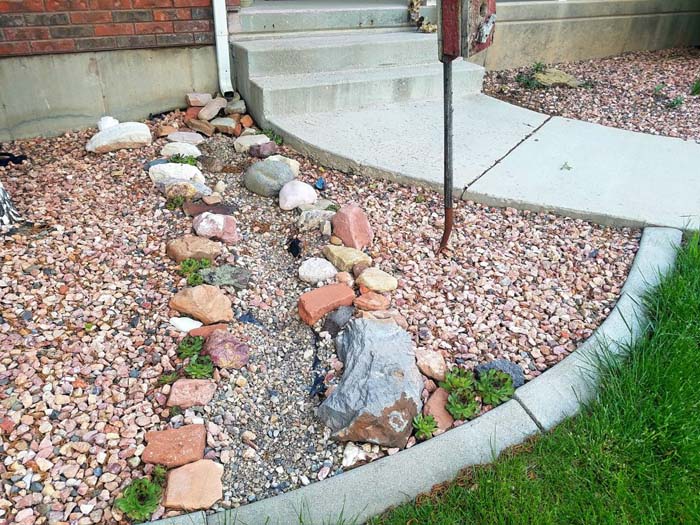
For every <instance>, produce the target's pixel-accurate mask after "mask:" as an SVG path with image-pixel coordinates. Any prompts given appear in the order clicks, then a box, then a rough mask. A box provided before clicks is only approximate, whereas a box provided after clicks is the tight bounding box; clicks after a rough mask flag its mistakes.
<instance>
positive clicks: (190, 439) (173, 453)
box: [141, 425, 207, 468]
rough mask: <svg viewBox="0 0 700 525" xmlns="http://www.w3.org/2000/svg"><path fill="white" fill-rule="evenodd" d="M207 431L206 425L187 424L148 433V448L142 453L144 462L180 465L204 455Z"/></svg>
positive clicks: (169, 466)
mask: <svg viewBox="0 0 700 525" xmlns="http://www.w3.org/2000/svg"><path fill="white" fill-rule="evenodd" d="M206 441H207V431H206V429H205V428H204V425H186V426H184V427H180V428H172V429H168V430H159V431H152V432H147V433H146V442H147V443H148V445H146V448H145V449H144V451H143V454H141V460H142V461H143V462H144V463H154V464H157V465H164V466H166V467H168V468H172V467H179V466H180V465H186V464H187V463H192V462H193V461H197V460H199V459H202V458H203V457H204V445H205V444H206Z"/></svg>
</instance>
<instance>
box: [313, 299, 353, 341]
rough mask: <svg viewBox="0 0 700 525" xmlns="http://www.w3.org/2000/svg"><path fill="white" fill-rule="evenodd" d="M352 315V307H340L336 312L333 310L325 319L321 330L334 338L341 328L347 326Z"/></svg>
mask: <svg viewBox="0 0 700 525" xmlns="http://www.w3.org/2000/svg"><path fill="white" fill-rule="evenodd" d="M354 313H355V307H354V306H341V307H339V308H337V309H336V310H333V311H332V312H331V313H329V314H328V316H327V317H326V320H325V321H324V322H323V328H321V330H322V331H323V332H328V333H329V334H331V337H335V336H336V335H338V333H339V332H340V331H341V330H342V329H343V328H345V325H346V324H348V322H349V321H350V319H352V316H353V314H354Z"/></svg>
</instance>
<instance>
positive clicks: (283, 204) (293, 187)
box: [279, 180, 317, 210]
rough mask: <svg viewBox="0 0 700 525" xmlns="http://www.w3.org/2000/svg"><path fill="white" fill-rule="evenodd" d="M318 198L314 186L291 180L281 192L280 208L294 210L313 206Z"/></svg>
mask: <svg viewBox="0 0 700 525" xmlns="http://www.w3.org/2000/svg"><path fill="white" fill-rule="evenodd" d="M316 198H317V197H316V190H315V189H314V188H313V186H311V185H310V184H307V183H305V182H302V181H300V180H290V181H289V182H288V183H286V184H285V185H284V186H282V189H281V190H280V195H279V199H280V208H282V209H283V210H293V209H294V208H296V207H298V206H302V205H304V204H313V203H314V202H316Z"/></svg>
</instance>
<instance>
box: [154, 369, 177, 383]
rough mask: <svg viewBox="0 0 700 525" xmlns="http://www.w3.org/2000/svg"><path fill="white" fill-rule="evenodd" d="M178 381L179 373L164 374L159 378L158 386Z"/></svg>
mask: <svg viewBox="0 0 700 525" xmlns="http://www.w3.org/2000/svg"><path fill="white" fill-rule="evenodd" d="M175 381H177V372H171V373H169V374H163V375H161V376H160V377H159V378H158V386H163V385H169V384H171V383H174V382H175Z"/></svg>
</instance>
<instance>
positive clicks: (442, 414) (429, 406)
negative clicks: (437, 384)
mask: <svg viewBox="0 0 700 525" xmlns="http://www.w3.org/2000/svg"><path fill="white" fill-rule="evenodd" d="M449 395H450V394H449V393H448V392H447V390H445V389H444V388H438V389H437V390H435V392H433V394H432V395H431V396H430V398H429V399H428V401H427V402H426V403H425V405H424V406H423V415H424V416H433V417H434V418H435V422H436V423H437V426H438V428H439V429H440V430H447V429H449V428H450V427H451V426H452V423H454V419H453V417H452V416H451V415H450V413H449V412H448V411H447V409H446V408H445V405H446V404H447V398H448V397H449Z"/></svg>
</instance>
